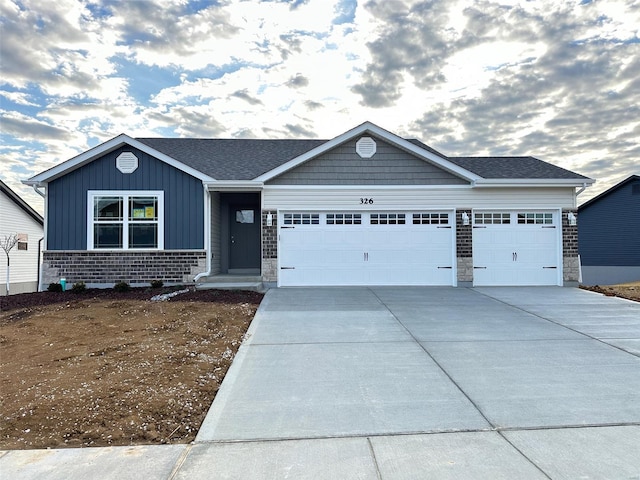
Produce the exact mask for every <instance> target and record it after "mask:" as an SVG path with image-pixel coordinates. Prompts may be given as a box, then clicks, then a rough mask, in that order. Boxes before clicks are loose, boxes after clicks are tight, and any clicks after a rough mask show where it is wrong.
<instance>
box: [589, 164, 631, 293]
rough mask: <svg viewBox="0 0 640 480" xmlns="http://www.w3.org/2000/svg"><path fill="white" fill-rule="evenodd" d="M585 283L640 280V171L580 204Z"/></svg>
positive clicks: (597, 283) (601, 283) (613, 283)
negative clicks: (639, 173) (638, 173)
mask: <svg viewBox="0 0 640 480" xmlns="http://www.w3.org/2000/svg"><path fill="white" fill-rule="evenodd" d="M578 214H579V217H580V223H579V224H578V239H579V244H580V248H579V252H580V258H581V260H582V283H584V284H585V285H615V284H618V283H626V282H632V281H640V175H631V176H630V177H629V178H627V179H625V180H623V181H621V182H620V183H618V184H617V185H615V186H613V187H611V188H610V189H609V190H606V191H605V192H603V193H601V194H600V195H598V196H596V197H593V198H592V199H591V200H589V201H587V202H585V203H583V204H582V205H580V207H578Z"/></svg>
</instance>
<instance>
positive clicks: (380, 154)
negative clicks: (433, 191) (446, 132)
mask: <svg viewBox="0 0 640 480" xmlns="http://www.w3.org/2000/svg"><path fill="white" fill-rule="evenodd" d="M357 140H358V139H354V140H352V141H349V142H346V143H344V144H343V145H340V146H338V147H336V148H334V149H332V150H331V151H329V152H327V153H325V154H323V155H320V156H319V157H316V158H314V159H312V160H310V161H308V162H306V163H304V164H302V165H300V166H298V167H296V168H294V169H292V170H289V171H288V172H285V173H283V174H282V175H280V176H278V177H276V178H274V179H273V180H271V181H269V182H268V184H269V185H467V184H468V183H469V182H467V181H465V180H463V179H461V178H459V177H457V176H455V175H453V174H451V173H449V172H447V171H445V170H442V169H441V168H439V167H437V166H435V165H433V164H432V163H430V162H427V161H425V160H422V159H420V158H417V157H415V156H414V155H412V154H409V153H407V152H405V151H404V150H400V149H399V148H397V147H394V146H392V145H390V144H388V143H386V142H383V141H382V140H380V139H378V138H374V140H375V142H376V144H377V148H376V154H375V155H374V156H373V157H372V158H361V157H360V156H359V155H358V154H357V153H356V142H357Z"/></svg>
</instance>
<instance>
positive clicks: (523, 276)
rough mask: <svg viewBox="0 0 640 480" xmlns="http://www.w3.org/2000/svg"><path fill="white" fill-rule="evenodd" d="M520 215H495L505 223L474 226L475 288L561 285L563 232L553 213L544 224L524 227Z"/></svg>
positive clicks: (494, 216) (546, 218)
mask: <svg viewBox="0 0 640 480" xmlns="http://www.w3.org/2000/svg"><path fill="white" fill-rule="evenodd" d="M518 215H519V214H516V213H513V212H512V213H508V212H494V215H493V217H492V218H494V219H499V220H500V221H505V222H506V223H503V224H487V225H482V226H477V225H474V228H473V265H474V272H473V283H474V285H478V286H480V285H483V286H498V285H557V284H558V274H559V268H560V266H559V251H558V243H559V238H558V235H559V232H560V229H559V228H558V227H557V225H555V224H552V222H551V220H552V219H553V220H555V218H554V217H553V214H552V213H543V215H544V217H540V218H541V219H543V220H544V222H545V224H521V223H519V222H518ZM485 218H486V216H485ZM505 218H506V219H507V220H505ZM476 219H477V216H474V221H475V220H476Z"/></svg>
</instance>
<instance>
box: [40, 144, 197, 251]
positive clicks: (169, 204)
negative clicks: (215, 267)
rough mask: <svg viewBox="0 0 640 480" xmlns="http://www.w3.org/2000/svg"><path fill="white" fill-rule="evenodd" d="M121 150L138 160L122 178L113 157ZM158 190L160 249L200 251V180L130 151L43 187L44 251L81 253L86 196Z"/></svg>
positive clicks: (103, 158)
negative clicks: (89, 193)
mask: <svg viewBox="0 0 640 480" xmlns="http://www.w3.org/2000/svg"><path fill="white" fill-rule="evenodd" d="M123 151H127V152H133V153H134V154H135V155H136V156H137V157H138V162H139V164H138V169H137V170H136V171H135V172H133V173H131V174H123V173H121V172H120V171H119V170H118V169H116V166H115V165H116V160H115V159H116V157H117V156H118V155H119V154H120V153H122V152H123ZM89 190H127V191H131V190H162V191H164V209H165V219H164V235H165V239H164V248H165V250H177V249H202V248H204V246H203V244H204V225H203V218H204V198H203V195H204V192H203V189H202V183H201V182H200V180H198V179H196V178H194V177H192V176H190V175H188V174H186V173H184V172H182V171H180V170H177V169H176V168H174V167H172V166H170V165H168V164H166V163H164V162H161V161H159V160H157V159H155V158H154V157H152V156H150V155H147V154H145V153H143V152H141V151H139V150H136V149H134V148H131V147H127V148H120V149H117V150H115V151H113V152H111V153H109V154H107V155H105V156H103V157H102V158H99V159H97V160H95V161H93V162H91V163H89V164H88V165H85V166H83V167H81V168H79V169H77V170H74V171H72V172H69V173H68V174H66V175H65V176H63V177H60V178H58V179H56V180H54V181H52V182H50V183H49V185H48V188H47V195H48V212H47V215H48V219H47V225H48V235H47V249H48V250H85V249H86V248H87V191H89Z"/></svg>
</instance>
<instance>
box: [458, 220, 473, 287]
mask: <svg viewBox="0 0 640 480" xmlns="http://www.w3.org/2000/svg"><path fill="white" fill-rule="evenodd" d="M463 212H465V213H466V214H467V215H468V216H469V225H463V222H462V213H463ZM472 223H473V222H472V221H471V210H470V209H461V210H456V262H457V269H458V286H459V287H466V286H469V287H470V286H471V285H472V284H473V243H472V240H473V236H472V235H473V228H472Z"/></svg>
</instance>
